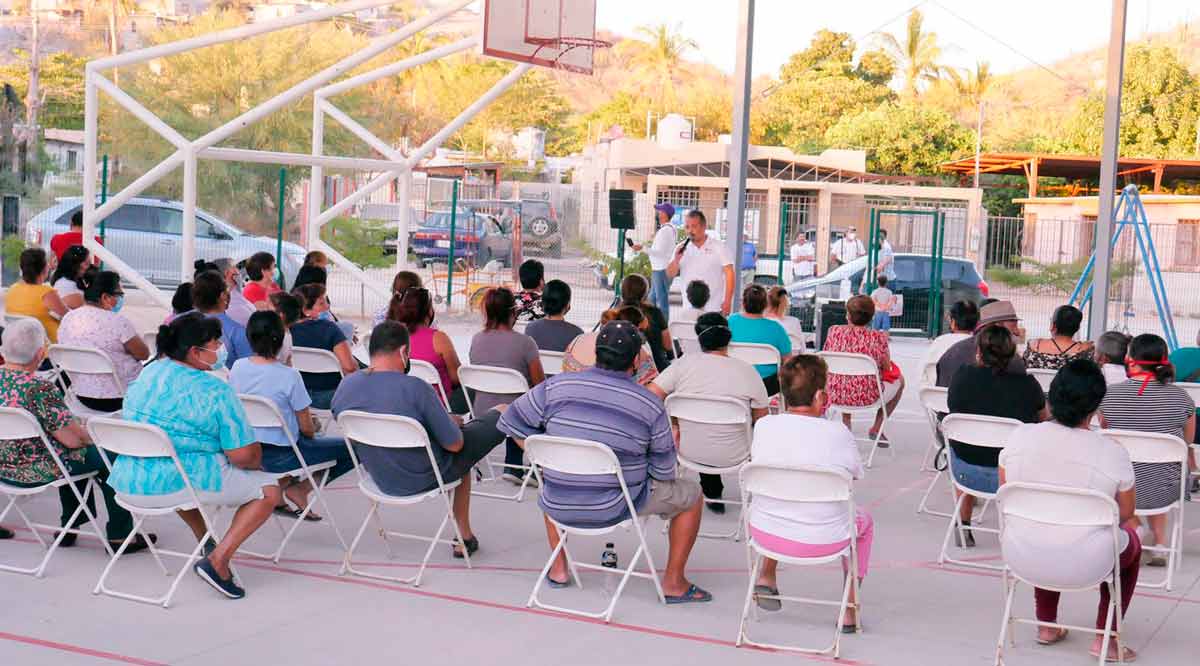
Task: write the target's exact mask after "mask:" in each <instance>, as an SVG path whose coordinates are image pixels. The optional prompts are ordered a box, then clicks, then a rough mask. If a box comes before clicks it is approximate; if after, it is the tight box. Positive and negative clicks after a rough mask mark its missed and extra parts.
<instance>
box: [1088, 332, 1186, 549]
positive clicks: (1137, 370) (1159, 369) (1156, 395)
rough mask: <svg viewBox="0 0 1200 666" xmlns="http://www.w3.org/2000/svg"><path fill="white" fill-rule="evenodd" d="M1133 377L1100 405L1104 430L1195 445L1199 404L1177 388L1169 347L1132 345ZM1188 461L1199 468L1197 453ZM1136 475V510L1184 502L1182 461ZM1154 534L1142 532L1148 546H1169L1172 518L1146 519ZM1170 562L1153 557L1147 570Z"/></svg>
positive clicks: (1142, 340)
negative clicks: (1167, 437)
mask: <svg viewBox="0 0 1200 666" xmlns="http://www.w3.org/2000/svg"><path fill="white" fill-rule="evenodd" d="M1125 363H1126V365H1127V366H1128V368H1129V378H1128V379H1126V380H1125V381H1123V382H1121V383H1119V384H1112V385H1111V386H1109V387H1108V392H1107V393H1106V394H1105V396H1104V402H1102V403H1101V404H1100V426H1101V427H1102V428H1117V429H1120V430H1140V431H1142V432H1163V433H1167V434H1169V435H1175V436H1176V437H1179V438H1180V439H1182V440H1183V441H1185V442H1191V441H1192V439H1193V437H1195V434H1196V404H1195V403H1194V402H1192V398H1191V396H1190V395H1188V392H1187V391H1185V390H1183V389H1182V388H1180V387H1179V386H1176V385H1175V384H1174V381H1175V366H1173V365H1171V364H1170V362H1169V361H1168V360H1167V343H1166V341H1165V340H1163V339H1162V338H1160V337H1158V336H1157V335H1154V334H1152V333H1145V334H1143V335H1139V336H1137V337H1135V338H1133V339H1132V340H1130V341H1129V355H1128V356H1127V357H1126V358H1125ZM1192 456H1193V457H1190V458H1189V459H1188V462H1189V466H1190V467H1191V468H1192V469H1195V457H1194V456H1195V454H1194V453H1193V454H1192ZM1133 471H1134V473H1135V474H1136V477H1137V508H1138V509H1139V510H1147V509H1161V508H1162V507H1165V506H1169V505H1170V504H1171V503H1172V502H1176V501H1178V500H1179V475H1180V472H1181V471H1182V470H1180V469H1179V463H1134V465H1133ZM1143 520H1147V521H1149V523H1150V531H1149V532H1147V531H1145V530H1140V531H1139V536H1141V538H1142V543H1143V544H1144V545H1146V546H1154V545H1156V544H1157V545H1159V546H1166V545H1167V544H1168V543H1170V539H1169V538H1168V534H1169V532H1168V531H1167V514H1165V513H1160V514H1158V515H1156V516H1147V517H1146V518H1145V519H1143ZM1166 563H1167V558H1166V557H1164V556H1163V555H1162V554H1161V553H1157V552H1156V553H1153V554H1152V555H1150V559H1149V560H1148V561H1147V562H1146V564H1147V565H1148V566H1152V567H1161V566H1165V565H1166Z"/></svg>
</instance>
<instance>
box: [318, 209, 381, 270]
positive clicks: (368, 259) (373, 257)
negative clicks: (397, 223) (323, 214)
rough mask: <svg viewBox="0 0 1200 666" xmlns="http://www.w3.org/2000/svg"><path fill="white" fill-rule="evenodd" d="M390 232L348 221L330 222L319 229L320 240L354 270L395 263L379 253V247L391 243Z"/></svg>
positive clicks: (344, 218)
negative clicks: (389, 241) (355, 267)
mask: <svg viewBox="0 0 1200 666" xmlns="http://www.w3.org/2000/svg"><path fill="white" fill-rule="evenodd" d="M395 236H396V232H395V230H394V229H392V228H390V227H388V226H386V225H382V224H376V223H373V222H366V221H364V220H356V219H353V218H349V217H338V218H334V219H333V220H332V221H330V222H329V224H326V225H325V227H324V228H322V229H321V239H322V240H324V241H325V242H326V243H329V245H330V246H332V247H333V249H335V250H337V251H338V252H340V253H341V254H342V256H344V257H346V258H347V259H349V260H350V261H352V262H354V264H355V265H356V266H360V267H362V268H387V267H388V266H391V265H393V264H395V263H396V260H395V258H390V257H388V256H387V255H386V254H384V251H383V247H384V245H383V243H384V241H385V240H387V239H389V238H391V239H395Z"/></svg>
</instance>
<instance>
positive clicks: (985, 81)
mask: <svg viewBox="0 0 1200 666" xmlns="http://www.w3.org/2000/svg"><path fill="white" fill-rule="evenodd" d="M947 73H948V74H949V75H950V82H951V83H952V84H953V85H954V89H955V90H957V91H958V94H959V95H960V96H962V98H963V100H964V101H967V102H970V104H971V106H973V107H977V108H978V114H977V115H976V117H975V187H979V153H980V151H981V150H982V149H983V96H984V95H986V94H987V92H988V89H989V88H991V86H992V84H993V83H995V81H996V77H995V75H993V74H992V68H991V66H990V65H989V64H988V63H986V62H976V63H975V70H974V71H971V70H969V69H964V70H961V71H959V70H957V69H948V70H947Z"/></svg>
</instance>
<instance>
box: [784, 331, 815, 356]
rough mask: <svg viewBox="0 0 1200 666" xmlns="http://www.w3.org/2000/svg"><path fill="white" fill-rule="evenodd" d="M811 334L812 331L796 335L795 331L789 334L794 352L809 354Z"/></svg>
mask: <svg viewBox="0 0 1200 666" xmlns="http://www.w3.org/2000/svg"><path fill="white" fill-rule="evenodd" d="M810 335H811V334H810V333H805V334H804V335H796V334H794V333H789V334H788V339H789V340H791V341H792V353H793V354H807V353H808V340H809V337H810Z"/></svg>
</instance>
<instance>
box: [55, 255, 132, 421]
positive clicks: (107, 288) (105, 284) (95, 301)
mask: <svg viewBox="0 0 1200 666" xmlns="http://www.w3.org/2000/svg"><path fill="white" fill-rule="evenodd" d="M68 252H69V250H68ZM84 298H85V299H86V304H85V305H84V306H83V307H81V308H79V309H78V310H71V311H70V312H68V313H67V316H65V317H63V320H62V325H61V326H59V328H58V341H59V342H61V343H62V344H64V345H74V346H76V347H91V348H93V349H99V350H100V351H102V352H104V353H105V354H107V355H108V358H109V359H110V360H111V361H112V364H113V368H114V369H115V370H116V371H117V376H118V377H120V378H121V382H122V385H121V386H118V385H117V382H116V381H114V380H113V378H112V377H111V376H108V375H79V374H76V375H72V376H71V385H72V387H73V388H74V389H75V395H76V396H78V398H79V402H82V403H83V405H84V406H85V407H87V408H88V409H94V410H96V411H98V412H115V411H119V410H120V409H121V405H122V398H123V397H124V395H125V387H127V386H129V384H130V383H131V382H132V381H133V380H134V379H137V376H138V374H139V373H140V372H141V371H142V362H143V361H146V360H147V359H149V358H150V348H149V347H147V346H146V342H145V341H144V340H142V336H140V335H138V332H137V329H135V328H134V327H133V322H131V321H129V319H128V318H126V317H125V315H123V314H120V312H121V306H122V305H124V304H125V290H124V289H123V288H122V287H121V276H120V275H118V274H116V273H114V272H112V271H100V272H99V273H96V276H95V277H94V278H93V279H92V282H91V284H89V285H88V288H87V291H85V292H84Z"/></svg>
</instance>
